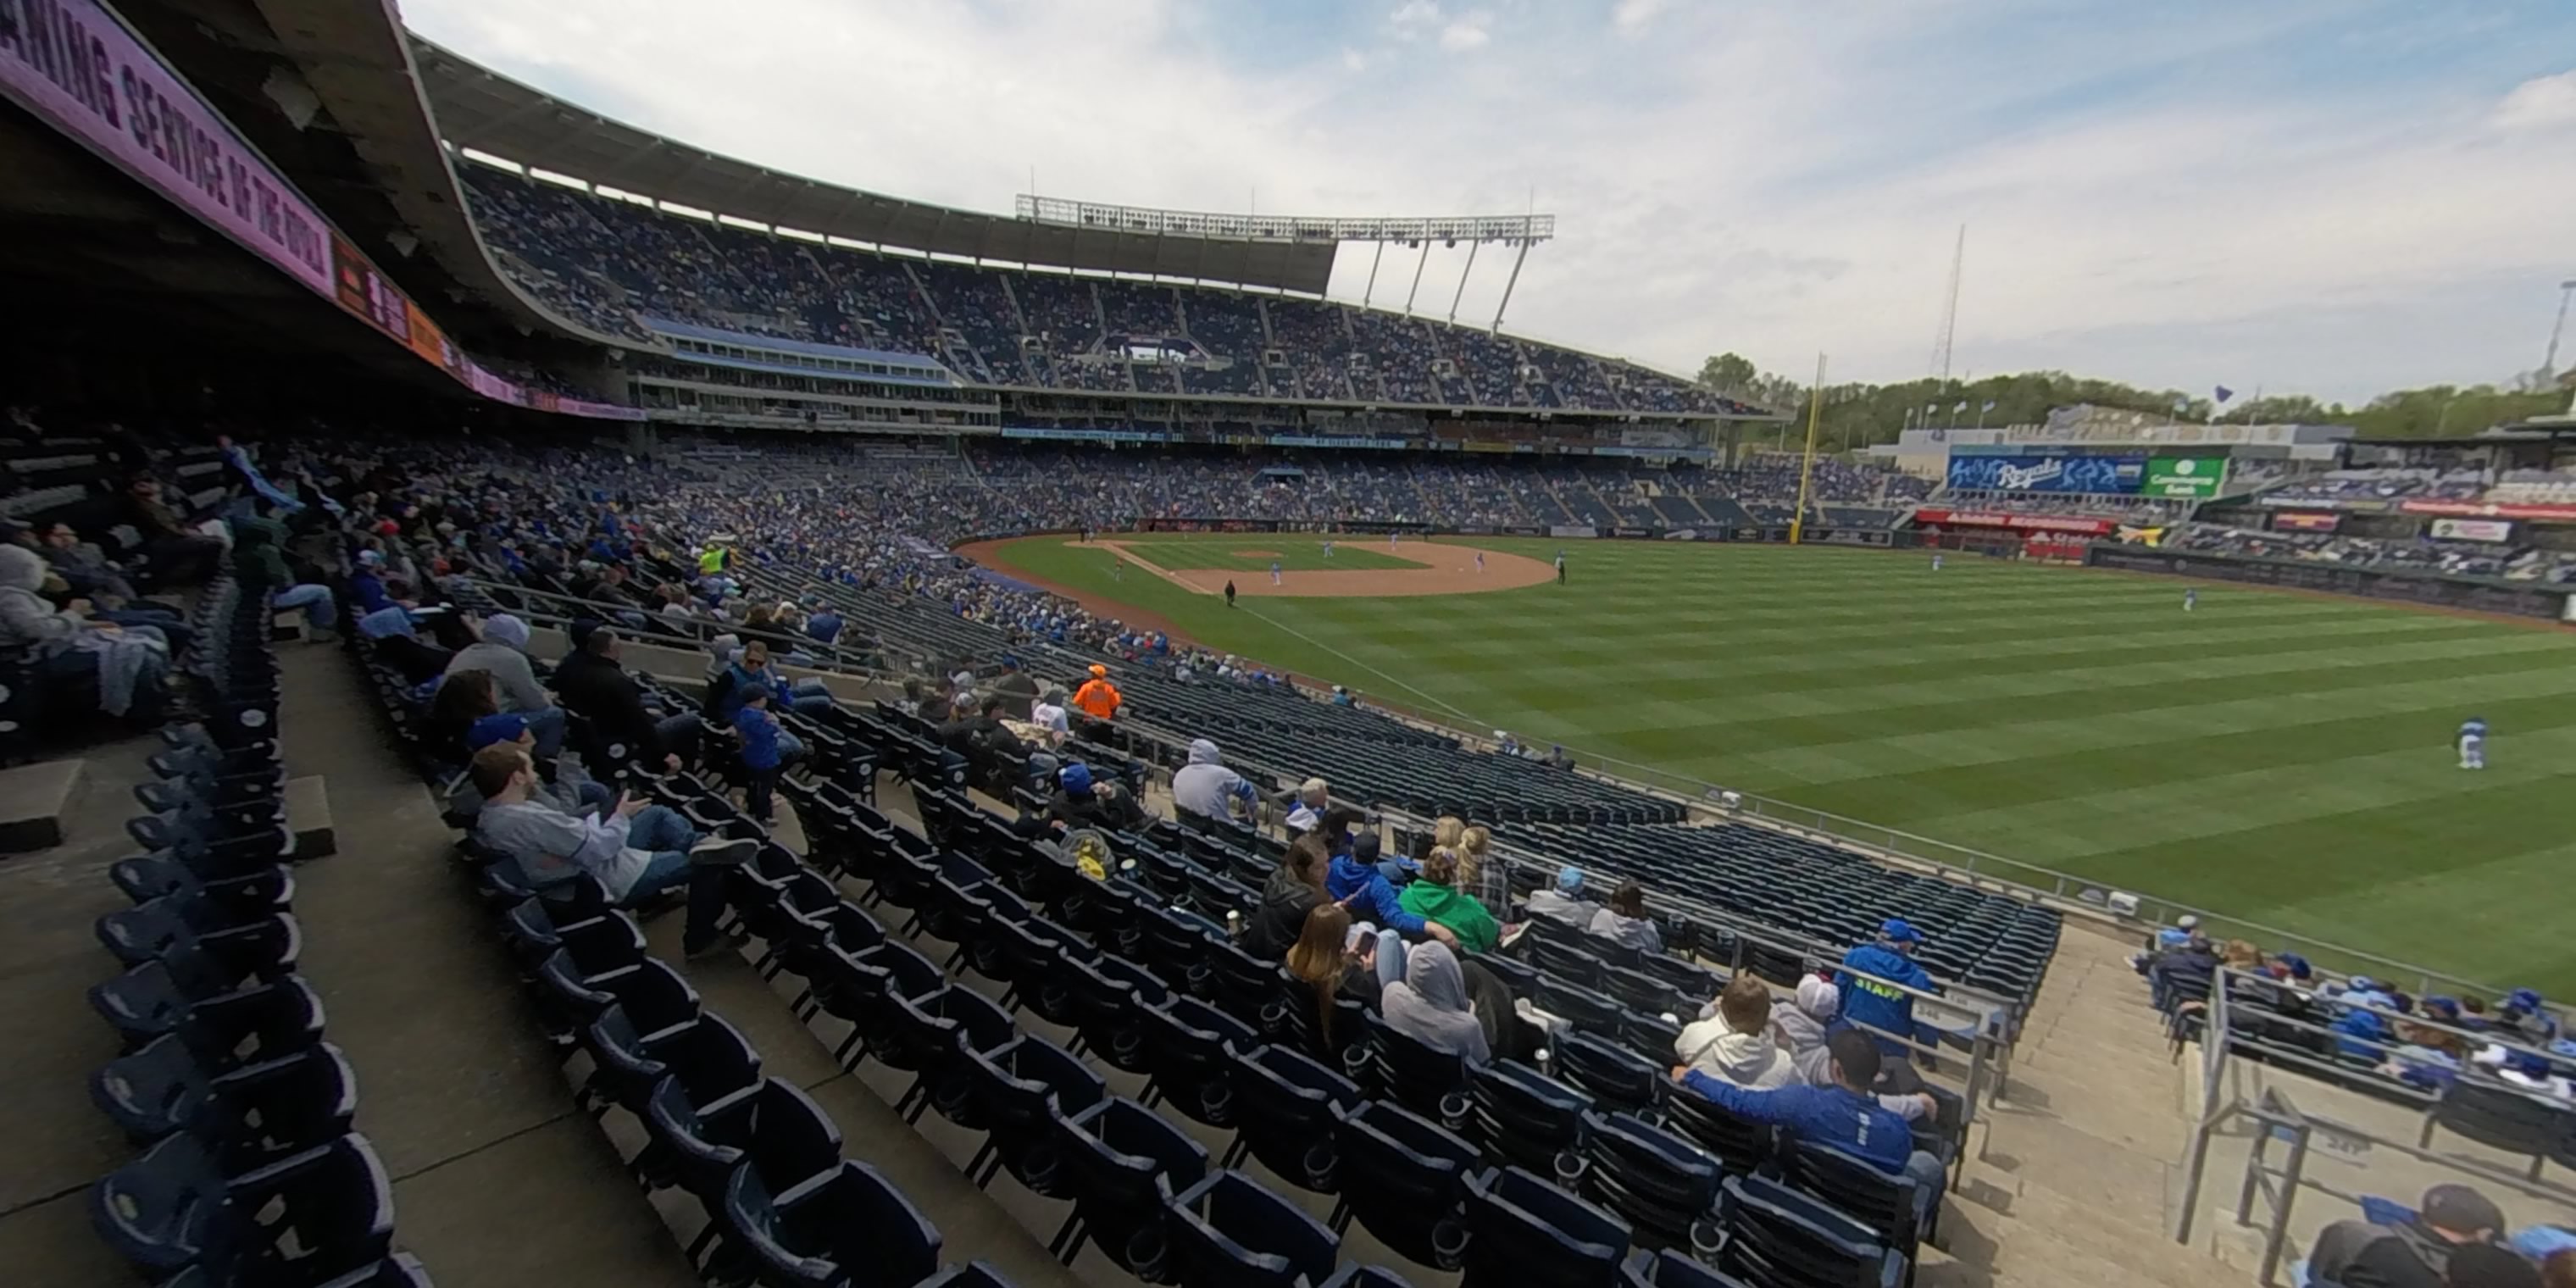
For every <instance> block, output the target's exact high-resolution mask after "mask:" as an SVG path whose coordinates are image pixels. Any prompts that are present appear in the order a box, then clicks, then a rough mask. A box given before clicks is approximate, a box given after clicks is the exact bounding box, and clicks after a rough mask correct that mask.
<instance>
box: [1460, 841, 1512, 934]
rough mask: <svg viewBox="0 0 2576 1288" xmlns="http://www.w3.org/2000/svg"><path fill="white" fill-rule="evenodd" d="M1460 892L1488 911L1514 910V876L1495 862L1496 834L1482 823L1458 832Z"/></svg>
mask: <svg viewBox="0 0 2576 1288" xmlns="http://www.w3.org/2000/svg"><path fill="white" fill-rule="evenodd" d="M1458 888H1459V889H1461V890H1464V891H1466V892H1467V893H1469V894H1472V895H1474V896H1476V899H1477V901H1478V902H1481V903H1483V904H1484V905H1485V906H1486V907H1488V908H1500V909H1502V910H1503V911H1505V912H1510V911H1511V910H1512V883H1511V878H1510V874H1509V873H1507V872H1505V871H1504V870H1503V865H1502V864H1501V863H1500V862H1498V861H1496V860H1495V858H1494V830H1493V829H1492V828H1489V827H1487V826H1485V825H1484V824H1482V823H1470V824H1468V825H1467V826H1465V827H1463V828H1460V829H1459V830H1458Z"/></svg>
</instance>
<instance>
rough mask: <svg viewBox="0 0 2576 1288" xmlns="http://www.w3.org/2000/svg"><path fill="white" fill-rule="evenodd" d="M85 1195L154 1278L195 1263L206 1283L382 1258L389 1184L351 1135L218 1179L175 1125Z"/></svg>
mask: <svg viewBox="0 0 2576 1288" xmlns="http://www.w3.org/2000/svg"><path fill="white" fill-rule="evenodd" d="M90 1198H91V1204H90V1214H91V1218H92V1224H93V1225H95V1226H96V1227H97V1229H98V1232H99V1237H101V1238H102V1239H105V1240H106V1241H107V1243H108V1245H109V1246H110V1247H112V1248H114V1249H115V1250H116V1251H117V1253H118V1255H120V1256H122V1257H124V1258H125V1259H126V1260H127V1261H129V1262H131V1263H133V1264H134V1266H135V1267H136V1268H137V1269H138V1270H141V1271H144V1272H145V1273H147V1274H151V1275H155V1276H160V1275H167V1274H171V1273H175V1272H177V1271H180V1270H183V1269H186V1268H189V1267H195V1268H197V1269H198V1270H199V1271H201V1272H202V1273H203V1274H204V1275H205V1276H206V1277H208V1278H211V1279H212V1280H214V1281H215V1282H217V1283H231V1282H255V1283H270V1282H292V1283H319V1282H322V1281H324V1280H327V1279H330V1278H333V1277H335V1276H338V1275H341V1274H345V1273H348V1272H350V1271H353V1270H358V1269H362V1268H365V1267H368V1266H372V1265H374V1264H375V1263H376V1262H379V1261H381V1260H382V1259H383V1258H384V1257H385V1255H386V1253H387V1252H388V1251H390V1248H389V1246H388V1245H389V1244H390V1243H391V1241H392V1237H393V1186H392V1183H391V1182H390V1181H389V1180H388V1179H387V1178H386V1176H385V1171H384V1167H383V1165H382V1164H381V1163H379V1162H378V1161H377V1159H376V1154H375V1151H374V1149H372V1148H371V1147H369V1145H368V1144H367V1141H366V1139H365V1138H364V1137H361V1136H341V1137H338V1138H337V1139H334V1140H332V1141H330V1142H328V1143H326V1144H324V1145H320V1146H317V1147H315V1148H312V1149H308V1150H304V1151H302V1152H300V1153H296V1154H293V1155H290V1156H288V1157H286V1158H283V1159H280V1160H278V1161H276V1162H273V1163H270V1164H268V1165H266V1166H263V1167H260V1168H258V1169H256V1170H254V1171H250V1172H245V1173H242V1174H239V1175H234V1176H227V1175H225V1174H224V1172H223V1170H222V1169H221V1167H220V1165H219V1162H218V1160H217V1157H216V1155H215V1153H214V1152H213V1151H211V1150H209V1149H208V1148H207V1146H206V1143H205V1142H203V1141H201V1140H199V1139H197V1138H196V1137H195V1136H194V1135H191V1134H189V1133H187V1132H179V1133H176V1134H173V1135H171V1136H168V1137H165V1138H163V1139H162V1141H161V1142H160V1143H159V1144H157V1145H154V1146H153V1147H152V1148H150V1149H149V1150H146V1151H144V1153H143V1154H141V1155H140V1156H138V1157H136V1158H135V1159H133V1160H132V1161H130V1162H128V1163H126V1164H125V1165H124V1166H122V1167H119V1168H117V1169H116V1170H115V1171H114V1172H111V1173H109V1174H108V1175H107V1177H106V1178H105V1179H103V1180H101V1181H99V1182H98V1184H97V1185H96V1186H94V1187H92V1189H91V1194H90ZM272 1205H274V1212H275V1215H274V1217H273V1218H268V1219H262V1218H263V1216H264V1214H265V1213H266V1212H268V1211H269V1210H271V1208H272Z"/></svg>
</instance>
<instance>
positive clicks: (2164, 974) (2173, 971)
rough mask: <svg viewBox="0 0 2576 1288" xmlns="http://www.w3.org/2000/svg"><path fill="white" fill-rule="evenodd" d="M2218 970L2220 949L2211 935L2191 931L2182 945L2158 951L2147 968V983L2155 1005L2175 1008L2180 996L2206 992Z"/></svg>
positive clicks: (2198, 995)
mask: <svg viewBox="0 0 2576 1288" xmlns="http://www.w3.org/2000/svg"><path fill="white" fill-rule="evenodd" d="M2217 970H2218V951H2217V949H2216V948H2215V947H2213V946H2212V945H2211V944H2210V942H2209V936H2207V935H2204V934H2202V933H2200V932H2199V931H2197V930H2194V931H2191V932H2190V933H2189V934H2188V935H2187V936H2185V938H2184V939H2183V942H2182V946H2181V947H2179V948H2176V949H2174V950H2172V951H2170V952H2163V953H2158V954H2156V956H2155V958H2154V960H2153V961H2152V962H2151V963H2150V964H2149V966H2148V968H2147V987H2148V989H2149V990H2150V993H2151V995H2152V996H2153V998H2154V1000H2155V1005H2156V1009H2157V1010H2160V1011H2167V1012H2170V1011H2172V1010H2173V1009H2174V1007H2175V1006H2176V1005H2177V1004H2178V1003H2177V1000H2176V999H2177V998H2178V997H2180V996H2189V997H2205V996H2207V995H2208V992H2209V988H2208V985H2209V983H2210V980H2211V979H2212V977H2213V974H2214V972H2216V971H2217Z"/></svg>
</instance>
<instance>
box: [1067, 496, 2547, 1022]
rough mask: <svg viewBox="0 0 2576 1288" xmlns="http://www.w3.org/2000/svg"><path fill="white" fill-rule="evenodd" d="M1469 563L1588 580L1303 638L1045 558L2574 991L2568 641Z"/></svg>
mask: <svg viewBox="0 0 2576 1288" xmlns="http://www.w3.org/2000/svg"><path fill="white" fill-rule="evenodd" d="M1213 540H1216V541H1221V542H1229V543H1233V545H1234V546H1235V547H1237V548H1246V547H1249V548H1264V546H1263V545H1262V544H1261V543H1263V542H1264V541H1265V539H1264V538H1261V537H1257V536H1254V537H1247V536H1243V535H1235V534H1229V535H1225V536H1221V537H1216V538H1213ZM1475 544H1481V545H1488V546H1492V547H1495V548H1506V549H1514V550H1517V551H1519V552H1520V553H1524V554H1529V555H1532V556H1533V557H1537V558H1542V559H1544V558H1547V557H1550V556H1551V555H1552V554H1553V552H1554V550H1555V548H1557V547H1558V546H1560V545H1561V546H1563V547H1564V548H1565V549H1566V551H1567V554H1568V557H1569V560H1570V565H1571V570H1572V574H1573V577H1572V582H1571V584H1570V585H1568V586H1565V587H1557V586H1553V585H1546V586H1537V587H1530V588H1527V589H1523V590H1516V591H1509V592H1499V593H1487V594H1477V595H1462V596H1455V597H1447V598H1428V599H1426V598H1408V599H1283V600H1267V601H1263V602H1262V604H1261V605H1260V609H1261V611H1262V612H1263V613H1265V614H1275V615H1276V618H1277V620H1278V622H1279V623H1280V625H1281V626H1286V627H1292V628H1293V629H1294V630H1295V631H1296V632H1300V633H1302V634H1303V635H1304V636H1306V637H1310V638H1306V639H1300V638H1298V637H1297V636H1294V635H1291V634H1289V633H1288V632H1287V631H1285V630H1281V629H1279V627H1276V626H1272V625H1271V624H1270V623H1268V622H1266V621H1262V620H1259V619H1257V618H1254V619H1251V620H1247V617H1248V615H1246V614H1242V613H1237V614H1233V615H1231V616H1229V615H1228V614H1226V613H1225V611H1224V609H1223V607H1222V605H1221V604H1217V605H1216V606H1215V607H1214V608H1213V610H1212V611H1211V609H1210V603H1211V601H1208V600H1206V599H1204V598H1200V597H1194V596H1189V595H1187V594H1185V593H1182V592H1178V591H1177V589H1176V588H1169V587H1164V586H1161V585H1160V583H1159V582H1154V579H1147V581H1148V582H1153V583H1154V584H1151V585H1144V586H1140V585H1139V584H1138V582H1137V580H1136V579H1135V578H1133V577H1131V578H1130V579H1129V580H1128V581H1127V583H1125V585H1124V586H1121V587H1110V586H1108V585H1107V584H1106V581H1105V577H1100V576H1099V574H1098V570H1096V569H1095V570H1089V571H1088V573H1087V575H1090V576H1094V577H1098V578H1099V580H1098V583H1097V584H1094V583H1092V582H1090V581H1085V580H1083V579H1082V578H1081V577H1075V576H1064V575H1062V574H1059V573H1055V572H1049V571H1046V570H1043V569H1040V570H1037V571H1040V572H1042V574H1043V575H1049V576H1058V577H1059V578H1060V579H1061V580H1066V581H1069V582H1073V583H1074V584H1078V585H1086V586H1088V587H1089V588H1092V589H1095V590H1099V591H1101V592H1103V593H1109V594H1113V595H1117V596H1120V597H1122V598H1126V599H1128V600H1129V602H1136V603H1139V604H1142V605H1144V606H1146V607H1150V608H1153V609H1155V610H1156V611H1160V612H1164V613H1166V614H1167V615H1169V616H1171V617H1173V618H1174V619H1175V620H1176V621H1177V622H1178V623H1180V624H1181V625H1182V627H1183V629H1185V630H1187V631H1189V632H1191V633H1193V634H1194V635H1196V636H1198V637H1199V638H1201V639H1203V640H1205V641H1207V642H1209V643H1211V644H1213V645H1216V646H1218V647H1223V648H1231V649H1234V650H1236V651H1240V652H1243V653H1245V654H1246V655H1248V656H1253V657H1259V658H1262V659H1264V660H1267V661H1270V662H1273V663H1274V664H1278V665H1283V666H1288V667H1290V668H1292V669H1295V670H1297V671H1299V672H1300V673H1301V674H1307V675H1312V676H1315V677H1318V678H1322V679H1325V680H1335V681H1342V682H1346V683H1353V684H1355V685H1356V686H1357V687H1360V688H1362V689H1364V690H1367V691H1369V692H1371V693H1372V694H1378V695H1380V696H1386V697H1392V698H1393V699H1395V700H1396V701H1398V702H1400V703H1404V704H1406V705H1411V706H1416V707H1421V706H1425V705H1438V706H1447V707H1453V708H1455V709H1456V710H1457V711H1458V712H1459V713H1462V714H1461V715H1460V716H1458V717H1457V718H1459V719H1461V720H1462V721H1464V720H1472V722H1473V723H1475V724H1477V725H1478V726H1489V727H1502V728H1509V729H1512V730H1513V731H1515V732H1516V733H1520V734H1521V735H1522V736H1523V737H1524V738H1527V739H1531V740H1534V741H1540V742H1549V741H1561V742H1563V743H1565V744H1566V745H1567V746H1569V747H1571V748H1574V749H1575V750H1576V751H1577V752H1578V753H1579V754H1582V755H1585V756H1587V757H1588V758H1591V759H1592V760H1593V761H1594V762H1595V763H1598V762H1599V760H1600V759H1601V758H1603V757H1616V758H1619V759H1622V760H1626V761H1632V762H1638V763H1640V764H1642V765H1644V766H1647V767H1649V768H1651V769H1653V770H1656V771H1661V772H1670V773H1675V774H1681V775H1686V776H1688V777H1691V778H1698V779H1706V780H1710V781H1718V782H1724V783H1726V784H1727V785H1729V786H1735V787H1739V788H1742V789H1745V790H1752V791H1760V792H1764V793H1767V794H1770V795H1774V796H1778V797H1781V798H1783V799H1786V800H1789V801H1791V802H1794V803H1798V804H1805V805H1811V806H1815V807H1818V808H1822V809H1827V810H1831V811H1834V812H1836V813H1840V814H1844V815H1847V816H1850V817H1852V818H1855V819H1860V820H1866V821H1868V822H1872V823H1878V824H1884V825H1888V826H1893V827H1897V828H1901V829H1905V830H1908V831H1916V832H1921V833H1923V834H1925V835H1928V836H1932V837H1936V838H1939V839H1942V840H1947V841H1952V842H1955V843H1958V844H1963V845H1969V846H1973V847H1976V848H1979V849H1984V850H1988V851H1991V852H1994V853H1997V854H2000V855H2003V856H2006V857H2008V858H2017V859H2023V860H2027V861H2031V862H2036V863H2041V864H2045V865H2048V866H2053V867H2058V868H2062V869H2066V870H2069V871H2074V872H2078V873H2080V874H2084V875H2087V876H2092V877H2098V878H2099V879H2102V880H2104V881H2107V882H2111V883H2114V884H2116V885H2119V886H2122V887H2125V888H2131V889H2137V890H2142V891H2146V892H2150V893H2156V894H2161V895H2165V896H2168V897H2172V898H2179V899H2183V900H2186V901H2188V902H2193V903H2197V904H2200V905H2202V906H2206V907H2210V908H2213V909H2216V910H2219V911H2221V912H2227V913H2233V914H2234V915H2237V916H2240V917H2245V918H2249V919H2252V920H2258V921H2268V922H2272V923H2275V924H2279V925H2282V926H2285V927H2287V928H2289V929H2292V930H2295V931H2301V932H2304V933H2310V934H2315V935H2318V936H2320V937H2322V938H2326V939H2329V940H2339V941H2342V942H2346V943H2349V944H2352V945H2354V946H2356V947H2361V948H2365V949H2372V950H2377V951H2380V952H2384V953H2386V954H2388V955H2389V956H2392V957H2396V958H2400V959H2405V960H2414V961H2420V962H2423V963H2425V964H2427V965H2430V966H2433V967H2436V968H2441V969H2450V970H2454V971H2459V972H2463V973H2466V974H2469V975H2471V976H2473V977H2479V978H2488V979H2491V980H2494V981H2496V982H2500V983H2501V982H2514V983H2531V984H2534V985H2537V986H2540V987H2543V988H2557V989H2559V990H2560V991H2564V990H2565V989H2567V988H2569V987H2576V960H2571V956H2576V954H2571V952H2570V950H2569V949H2567V948H2564V947H2560V946H2559V945H2557V944H2556V943H2555V942H2552V940H2553V939H2554V936H2552V935H2549V934H2548V933H2547V932H2546V931H2542V932H2539V933H2534V932H2532V931H2531V930H2529V929H2527V928H2528V927H2531V926H2533V925H2534V924H2536V923H2538V922H2541V921H2545V919H2537V918H2530V917H2519V918H2510V917H2506V916H2504V915H2503V914H2501V913H2499V912H2497V911H2496V909H2497V906H2498V903H2499V900H2498V897H2497V891H2498V890H2500V889H2510V888H2512V887H2509V886H2507V887H2499V886H2497V885H2495V884H2492V882H2494V881H2496V880H2500V879H2510V880H2515V881H2541V880H2544V879H2545V881H2546V884H2547V885H2548V886H2549V887H2550V888H2555V886H2557V885H2559V884H2563V880H2564V878H2563V876H2559V875H2557V873H2558V872H2560V871H2563V864H2564V863H2565V862H2566V861H2567V860H2568V859H2569V858H2571V857H2576V855H2571V853H2570V851H2571V850H2576V841H2571V840H2570V839H2568V838H2571V837H2576V779H2571V778H2570V777H2569V776H2568V775H2566V774H2562V773H2561V772H2560V767H2561V766H2567V767H2569V768H2570V769H2576V681H2562V680H2560V679H2558V678H2557V677H2558V674H2559V673H2560V670H2561V668H2559V667H2558V666H2557V663H2558V662H2559V661H2560V660H2561V657H2562V655H2563V656H2565V658H2566V660H2569V661H2576V634H2571V633H2564V632H2558V631H2551V630H2535V629H2531V628H2529V627H2517V626H2511V625H2503V624H2498V623H2493V622H2488V621H2481V620H2471V619H2464V618H2460V617H2454V616H2445V615H2441V614H2435V613H2426V612H2420V611H2414V610H2409V609H2404V608H2395V607H2384V606H2379V605H2373V604H2368V603H2364V602H2359V601H2345V600H2336V599H2331V598H2326V597H2322V596H2309V595H2298V594H2286V593H2273V592H2267V591H2263V590H2260V589H2253V588H2239V587H2233V586H2217V587H2207V586H2205V587H2204V588H2203V594H2202V598H2201V607H2200V610H2199V611H2197V612H2194V613H2190V614H2185V613H2183V612H2182V611H2181V608H2180V603H2181V596H2182V586H2181V585H2178V584H2176V583H2173V582H2168V581H2163V580H2158V579H2154V578H2147V577H2134V576H2127V575H2113V574H2101V573H2089V572H2082V571H2071V570H2065V569H2048V568H2038V567H2030V566H2023V565H2018V564H2006V563H1996V562H1991V561H1986V560H1982V559H1967V558H1954V559H1952V560H1950V561H1949V566H1948V567H1947V568H1945V569H1944V570H1943V571H1942V572H1940V573H1938V574H1934V573H1932V572H1930V570H1929V568H1928V562H1927V561H1926V559H1925V558H1924V557H1923V556H1921V555H1919V554H1889V553H1886V552H1867V551H1849V550H1835V549H1813V548H1809V549H1781V548H1765V547H1730V546H1714V545H1688V546H1685V545H1681V544H1678V543H1664V544H1658V543H1644V542H1619V543H1609V542H1597V543H1584V542H1562V543H1560V542H1552V541H1520V542H1512V541H1504V540H1498V539H1497V540H1485V539H1479V540H1477V541H1476V542H1475ZM1167 591H1168V592H1170V593H1165V592H1167ZM2571 670H2576V669H2571ZM1363 671H1364V672H1365V673H1363ZM1381 676H1383V677H1391V678H1393V679H1394V680H1395V681H1398V682H1400V684H1401V685H1403V686H1407V687H1409V688H1412V689H1418V690H1420V691H1421V692H1420V696H1417V695H1415V694H1412V693H1409V692H1404V691H1399V690H1396V689H1391V688H1389V687H1388V685H1387V684H1386V683H1385V681H1384V680H1383V679H1381ZM2471 714H2482V715H2485V716H2487V717H2488V718H2489V719H2491V720H2493V721H2495V723H2496V727H2497V735H2496V738H2495V741H2494V753H2495V763H2496V765H2497V768H2495V769H2492V770H2489V771H2487V773H2486V774H2485V775H2474V774H2465V773H2462V772H2461V771H2459V770H2457V769H2456V768H2454V767H2453V764H2452V757H2451V752H2450V748H2449V742H2450V738H2451V735H2452V732H2453V731H2454V729H2455V728H2456V726H2457V724H2458V722H2459V721H2460V720H2461V719H2463V718H2465V717H2466V716H2468V715H2471ZM2553 864H2555V865H2562V866H2558V867H2553V866H2552V865H2553ZM2445 874H2450V875H2451V876H2452V877H2453V879H2452V880H2449V881H2446V880H2444V879H2443V877H2444V875H2445ZM2507 902H2509V899H2508V900H2507ZM2490 920H2493V921H2499V922H2501V921H2508V920H2509V921H2511V922H2512V925H2510V926H2508V927H2503V928H2501V929H2498V928H2494V927H2489V926H2487V925H2486V923H2487V922H2488V921H2490Z"/></svg>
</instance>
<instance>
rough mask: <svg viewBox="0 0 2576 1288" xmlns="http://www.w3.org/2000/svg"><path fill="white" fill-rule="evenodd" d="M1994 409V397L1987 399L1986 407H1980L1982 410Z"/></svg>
mask: <svg viewBox="0 0 2576 1288" xmlns="http://www.w3.org/2000/svg"><path fill="white" fill-rule="evenodd" d="M1994 409H1995V400H1994V399H1992V398H1989V399H1987V400H1986V405H1985V406H1984V407H1981V408H1979V409H1978V410H1980V411H1993V410H1994Z"/></svg>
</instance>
